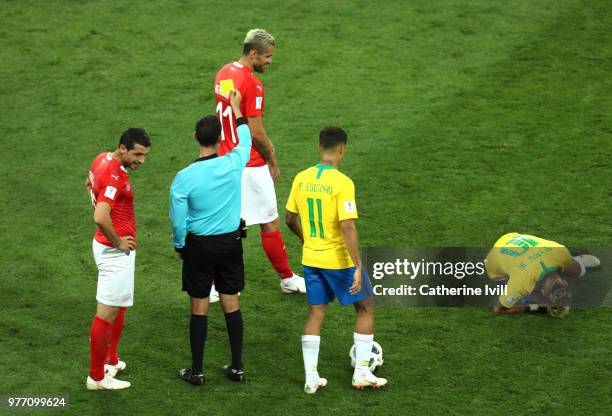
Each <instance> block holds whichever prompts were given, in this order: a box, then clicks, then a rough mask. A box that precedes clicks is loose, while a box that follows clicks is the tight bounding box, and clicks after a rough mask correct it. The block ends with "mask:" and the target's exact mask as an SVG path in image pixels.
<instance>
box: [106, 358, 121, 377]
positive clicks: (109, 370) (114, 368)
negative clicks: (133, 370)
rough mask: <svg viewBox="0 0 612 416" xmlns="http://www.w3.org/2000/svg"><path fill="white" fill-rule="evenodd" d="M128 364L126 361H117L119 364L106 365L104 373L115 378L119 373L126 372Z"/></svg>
mask: <svg viewBox="0 0 612 416" xmlns="http://www.w3.org/2000/svg"><path fill="white" fill-rule="evenodd" d="M125 367H126V364H125V361H121V360H119V361H117V364H115V365H112V364H104V373H105V374H108V375H109V376H111V377H115V376H116V375H117V373H118V372H119V371H123V370H125Z"/></svg>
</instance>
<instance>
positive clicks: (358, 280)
mask: <svg viewBox="0 0 612 416" xmlns="http://www.w3.org/2000/svg"><path fill="white" fill-rule="evenodd" d="M362 283H363V281H362V277H361V268H358V267H355V274H354V275H353V285H352V286H351V287H350V288H349V293H350V294H351V295H354V294H355V293H359V291H360V290H361V285H362Z"/></svg>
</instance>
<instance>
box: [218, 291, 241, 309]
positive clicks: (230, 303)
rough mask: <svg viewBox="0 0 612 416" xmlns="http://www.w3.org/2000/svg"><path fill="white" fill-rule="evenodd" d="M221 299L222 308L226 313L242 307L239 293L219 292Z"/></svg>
mask: <svg viewBox="0 0 612 416" xmlns="http://www.w3.org/2000/svg"><path fill="white" fill-rule="evenodd" d="M219 299H220V301H221V309H223V312H224V313H232V312H236V311H237V310H238V309H240V302H239V297H238V295H224V294H223V293H219Z"/></svg>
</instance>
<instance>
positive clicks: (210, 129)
mask: <svg viewBox="0 0 612 416" xmlns="http://www.w3.org/2000/svg"><path fill="white" fill-rule="evenodd" d="M220 135H221V123H220V122H219V119H218V118H217V116H206V117H202V118H201V119H199V120H198V122H197V123H196V126H195V136H196V139H197V140H198V142H199V143H200V144H201V145H202V146H205V147H211V146H214V145H215V144H216V143H217V141H219V136H220Z"/></svg>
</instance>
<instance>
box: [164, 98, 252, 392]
mask: <svg viewBox="0 0 612 416" xmlns="http://www.w3.org/2000/svg"><path fill="white" fill-rule="evenodd" d="M229 98H230V103H231V106H232V109H233V110H234V114H235V116H236V126H237V133H238V139H239V144H238V146H236V147H235V148H234V149H233V150H232V151H231V152H230V153H228V154H226V155H224V156H218V155H217V150H218V147H219V140H220V135H221V124H220V123H219V119H218V118H217V117H216V116H206V117H204V118H201V119H200V120H199V121H198V122H197V123H196V128H195V133H194V137H195V139H196V140H197V141H198V143H199V144H200V157H199V158H198V159H196V160H195V162H193V163H192V164H191V165H189V166H188V167H186V168H185V169H183V170H182V171H180V172H179V173H178V174H177V175H176V177H175V178H174V181H173V182H172V186H171V188H170V222H171V223H172V239H173V243H174V247H175V250H176V251H177V252H178V253H179V255H180V257H181V258H182V260H183V290H184V291H186V292H187V293H188V294H189V296H190V297H191V320H190V323H189V340H190V343H191V358H192V364H191V368H184V369H182V370H180V372H179V377H180V378H181V379H183V380H185V381H187V382H189V383H192V384H195V385H202V384H204V374H203V368H202V366H203V364H202V361H203V357H204V344H205V343H206V333H207V327H208V300H209V295H210V288H211V285H212V284H213V281H214V283H215V285H216V287H217V290H218V291H219V294H220V298H221V307H222V308H223V312H224V313H225V322H226V324H227V332H228V335H229V342H230V347H231V351H232V363H231V364H229V365H226V366H225V367H223V371H224V372H225V374H226V375H227V376H228V377H229V378H230V379H231V380H233V381H238V382H241V381H244V371H243V365H242V339H243V324H242V315H241V313H240V306H239V303H238V292H240V291H241V290H242V289H243V288H244V263H243V259H242V241H241V230H240V228H241V227H240V192H241V177H242V171H243V170H244V166H245V165H246V164H247V162H248V161H249V157H250V152H251V133H250V131H249V127H248V124H247V119H246V118H245V117H242V113H241V112H240V100H241V96H240V93H239V92H238V91H233V92H231V93H229Z"/></svg>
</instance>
